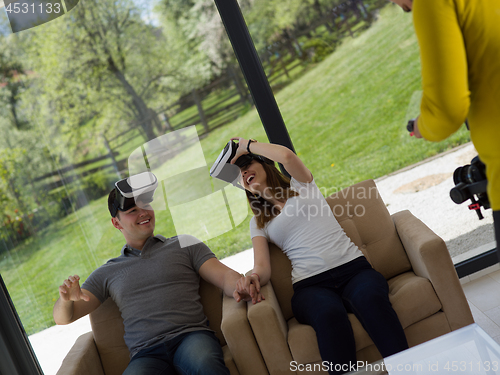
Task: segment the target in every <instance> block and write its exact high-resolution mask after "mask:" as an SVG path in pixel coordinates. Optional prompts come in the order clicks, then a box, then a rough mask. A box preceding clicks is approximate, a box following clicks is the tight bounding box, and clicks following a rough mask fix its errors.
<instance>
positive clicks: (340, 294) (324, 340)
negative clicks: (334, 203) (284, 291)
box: [292, 257, 408, 374]
mask: <svg viewBox="0 0 500 375" xmlns="http://www.w3.org/2000/svg"><path fill="white" fill-rule="evenodd" d="M293 289H294V295H293V298H292V309H293V313H294V315H295V318H296V319H297V320H298V321H299V323H302V324H308V325H311V326H312V327H313V328H314V330H315V331H316V336H317V338H318V346H319V351H320V354H321V358H322V360H323V361H327V362H328V364H327V366H328V367H329V368H330V369H332V371H330V374H343V373H345V372H349V371H350V370H352V368H351V367H349V366H350V365H351V364H355V363H356V346H355V344H354V336H353V331H352V327H351V323H350V322H349V319H348V318H347V313H348V312H352V313H354V315H356V317H357V318H358V320H359V321H360V322H361V324H362V325H363V327H364V329H365V330H366V332H368V334H369V335H370V337H371V339H372V340H373V342H374V343H375V345H376V346H377V348H378V350H379V351H380V354H382V356H383V357H388V356H390V355H392V354H395V353H397V352H400V351H402V350H404V349H407V348H408V343H407V341H406V336H405V334H404V331H403V327H402V326H401V323H400V322H399V319H398V316H397V315H396V312H395V311H394V309H393V308H392V305H391V303H390V301H389V295H388V294H389V287H388V285H387V281H386V280H385V278H384V277H383V276H382V275H381V274H380V273H378V272H377V271H375V270H374V269H373V268H372V267H371V265H370V263H368V261H367V260H366V258H365V257H359V258H356V259H354V260H353V261H351V262H348V263H346V264H343V265H341V266H339V267H336V268H333V269H331V270H328V271H325V272H323V273H321V274H319V275H315V276H312V277H309V278H307V279H305V280H301V281H299V282H297V283H295V284H294V285H293ZM335 365H337V366H335ZM336 369H337V370H339V371H336ZM346 369H347V371H344V370H346Z"/></svg>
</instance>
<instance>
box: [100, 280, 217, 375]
mask: <svg viewBox="0 0 500 375" xmlns="http://www.w3.org/2000/svg"><path fill="white" fill-rule="evenodd" d="M200 298H201V303H202V305H203V310H204V312H205V315H206V316H207V318H208V321H209V325H210V329H212V330H213V331H215V334H216V335H217V338H218V339H219V341H220V343H221V346H224V345H226V341H225V340H224V336H223V335H222V331H221V328H220V325H221V320H222V291H221V290H220V289H219V288H217V287H216V286H214V285H212V284H210V283H208V282H206V281H205V280H203V279H200ZM90 323H91V326H92V332H93V334H94V341H95V343H96V346H97V350H98V351H99V356H100V357H101V363H102V366H103V369H104V373H105V374H106V375H121V374H122V373H123V372H124V371H125V368H126V367H127V365H128V363H129V361H130V353H129V350H128V348H127V345H125V340H124V338H123V336H124V334H125V329H124V327H123V319H122V316H121V314H120V310H118V306H116V304H115V302H114V301H113V300H112V299H111V298H108V299H107V300H106V301H105V302H104V303H103V304H102V305H101V306H99V308H97V309H96V310H95V311H93V312H92V313H91V314H90Z"/></svg>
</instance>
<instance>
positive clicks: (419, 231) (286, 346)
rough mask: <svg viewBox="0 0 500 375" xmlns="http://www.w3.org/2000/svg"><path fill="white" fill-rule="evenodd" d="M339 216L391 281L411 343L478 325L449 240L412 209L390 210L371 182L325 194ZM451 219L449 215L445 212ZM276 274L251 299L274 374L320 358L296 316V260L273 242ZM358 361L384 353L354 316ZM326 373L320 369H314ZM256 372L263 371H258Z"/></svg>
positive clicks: (395, 303)
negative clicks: (254, 300)
mask: <svg viewBox="0 0 500 375" xmlns="http://www.w3.org/2000/svg"><path fill="white" fill-rule="evenodd" d="M327 201H328V203H329V205H330V207H331V208H332V210H333V212H334V214H335V216H336V217H337V220H338V221H339V223H340V225H341V226H342V228H343V229H344V231H345V232H346V234H347V235H348V236H349V237H350V238H351V240H352V241H353V242H354V243H355V244H356V245H357V246H358V247H359V248H360V249H361V250H362V252H363V253H364V254H365V256H366V258H367V259H368V261H369V262H370V263H371V264H372V266H373V267H374V268H375V269H376V270H377V271H379V272H380V273H382V275H384V277H385V278H386V279H387V282H388V284H389V290H390V295H389V297H390V300H391V303H392V305H393V307H394V309H395V311H396V313H397V314H398V317H399V319H400V321H401V324H402V325H403V328H404V330H405V333H406V336H407V339H408V343H409V345H410V346H414V345H417V344H420V343H422V342H424V341H427V340H430V339H432V338H435V337H437V336H440V335H443V334H445V333H447V332H450V331H452V330H456V329H458V328H461V327H464V326H466V325H468V324H471V323H473V318H472V314H471V312H470V309H469V306H468V303H467V300H466V299H465V295H464V293H463V290H462V288H461V285H460V282H459V280H458V277H457V274H456V272H455V268H454V266H453V264H452V261H451V258H450V255H449V253H448V251H447V248H446V245H445V243H444V241H443V240H442V239H441V238H439V237H438V236H437V235H436V234H435V233H433V232H432V231H431V230H430V229H429V228H428V227H427V226H425V225H424V224H423V223H422V222H421V221H420V220H418V219H417V218H415V217H414V216H413V215H412V214H411V213H410V212H409V211H402V212H398V213H396V214H394V215H392V216H391V215H390V214H389V212H388V210H387V208H386V206H385V204H384V202H383V201H382V199H381V197H380V195H379V192H378V190H377V188H376V185H375V183H374V182H373V181H372V180H368V181H364V182H361V183H359V184H356V185H353V186H351V187H349V188H347V189H344V190H342V191H340V192H339V193H337V194H334V195H332V196H330V197H329V198H327ZM443 220H445V218H443ZM270 253H271V254H270V255H271V267H272V276H271V281H270V282H269V283H268V284H267V285H266V286H264V287H263V288H262V293H263V294H264V296H265V298H266V299H265V301H263V302H261V303H258V304H256V305H252V304H251V303H250V304H249V307H248V319H249V321H250V325H251V327H252V330H253V332H254V335H255V338H256V339H257V342H258V345H259V347H260V350H261V353H262V356H263V357H264V360H265V363H266V366H267V369H268V371H269V374H271V375H277V374H295V373H297V372H294V371H292V370H294V369H298V367H296V366H290V363H291V362H292V361H296V364H297V365H298V364H303V365H306V364H315V363H318V364H319V363H321V357H320V354H319V349H318V344H317V341H316V334H315V332H314V330H313V329H312V327H310V326H307V325H302V324H299V323H298V322H297V320H296V319H295V318H294V316H293V313H292V308H291V297H292V294H293V289H292V282H291V265H290V261H289V260H288V258H287V257H286V256H285V255H284V254H283V252H282V251H281V250H280V249H279V248H278V247H276V246H275V245H272V244H270ZM349 319H350V321H351V324H352V326H353V330H354V336H355V341H356V350H357V358H358V360H359V361H368V362H373V361H376V360H378V359H380V358H381V355H380V353H379V352H378V350H377V348H376V347H375V345H374V344H373V342H372V340H371V339H370V337H369V336H368V334H367V333H366V331H365V330H364V329H363V327H362V326H361V323H360V322H359V321H358V320H357V319H356V317H355V316H354V315H353V314H349ZM314 373H317V374H320V373H323V372H321V371H317V372H308V374H314ZM255 374H257V373H255Z"/></svg>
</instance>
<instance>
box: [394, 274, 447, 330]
mask: <svg viewBox="0 0 500 375" xmlns="http://www.w3.org/2000/svg"><path fill="white" fill-rule="evenodd" d="M387 283H388V284H389V299H390V301H391V303H392V307H393V308H394V311H396V313H397V314H398V317H399V321H400V322H401V325H402V326H403V328H406V327H408V326H410V325H412V324H413V323H416V322H419V321H421V320H422V319H425V318H427V317H429V316H431V315H433V314H435V313H436V312H438V311H439V310H440V309H441V302H440V301H439V298H438V297H437V295H436V292H435V291H434V288H433V287H432V284H431V282H430V281H429V280H427V279H426V278H423V277H420V276H417V275H415V274H414V273H413V272H405V273H403V274H401V275H398V276H396V277H393V278H392V279H390V280H388V281H387Z"/></svg>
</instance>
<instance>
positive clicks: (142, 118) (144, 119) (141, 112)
mask: <svg viewBox="0 0 500 375" xmlns="http://www.w3.org/2000/svg"><path fill="white" fill-rule="evenodd" d="M108 69H109V70H110V71H111V72H112V73H113V74H114V75H115V77H116V78H117V79H118V80H119V81H120V83H121V84H122V86H123V88H124V89H125V91H126V92H127V94H129V95H130V97H131V98H132V104H133V106H134V107H135V109H136V110H137V112H138V115H137V116H136V118H137V121H138V122H139V124H140V125H141V127H142V129H143V130H144V133H145V134H146V137H147V138H148V139H147V140H148V141H150V140H152V139H154V138H156V134H155V133H154V131H153V119H152V118H151V113H150V111H149V108H148V106H147V105H146V103H144V100H142V98H141V97H140V96H139V95H138V94H137V92H136V91H135V89H134V87H133V86H132V85H131V84H130V83H129V82H128V80H127V78H126V77H125V75H124V74H123V72H122V71H121V70H120V69H118V68H117V66H116V64H115V62H114V61H113V58H111V57H108Z"/></svg>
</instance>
